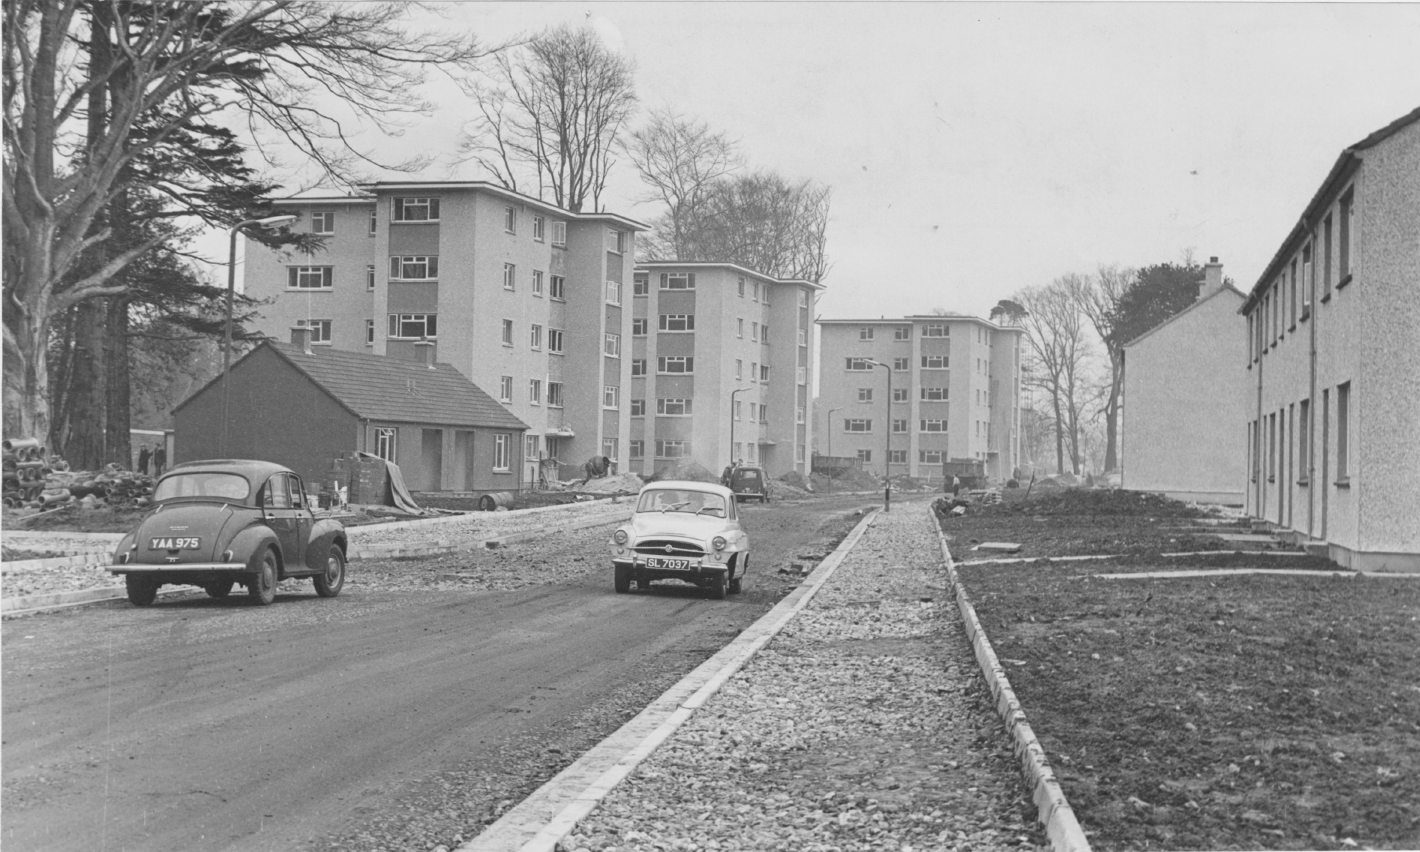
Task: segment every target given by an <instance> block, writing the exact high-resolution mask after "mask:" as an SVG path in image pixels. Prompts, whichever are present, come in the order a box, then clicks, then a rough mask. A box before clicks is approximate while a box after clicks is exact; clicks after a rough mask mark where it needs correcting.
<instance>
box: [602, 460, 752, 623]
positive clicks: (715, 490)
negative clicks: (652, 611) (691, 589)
mask: <svg viewBox="0 0 1420 852" xmlns="http://www.w3.org/2000/svg"><path fill="white" fill-rule="evenodd" d="M611 563H612V566H613V568H614V569H615V572H616V591H617V593H618V594H625V593H626V592H629V591H631V583H632V581H635V583H636V587H637V588H638V589H645V588H647V587H648V586H650V585H651V582H652V581H653V580H678V581H680V582H683V583H690V584H692V585H695V586H699V587H700V588H702V589H707V590H708V591H709V592H710V594H711V596H712V597H714V598H716V599H723V598H724V597H725V594H726V593H727V592H728V593H729V594H737V593H739V591H740V588H741V584H742V582H743V579H744V575H745V572H746V571H748V570H749V536H748V535H747V534H746V533H745V531H744V528H743V527H742V526H740V517H739V507H738V505H737V504H736V502H735V495H734V492H732V491H730V489H728V488H726V487H725V486H723V485H717V484H714V483H709V482H690V481H683V480H667V481H664V482H652V483H648V484H647V485H645V486H644V487H643V488H642V489H641V493H640V494H639V495H637V498H636V511H635V512H634V513H633V514H632V515H631V519H630V520H629V521H627V522H626V523H625V524H623V525H622V526H621V527H619V528H618V529H617V530H616V532H614V533H612V536H611Z"/></svg>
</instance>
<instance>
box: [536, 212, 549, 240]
mask: <svg viewBox="0 0 1420 852" xmlns="http://www.w3.org/2000/svg"><path fill="white" fill-rule="evenodd" d="M546 228H547V220H546V219H545V218H543V217H542V216H537V215H534V216H533V239H534V240H536V241H537V242H542V241H543V238H544V232H545V230H546Z"/></svg>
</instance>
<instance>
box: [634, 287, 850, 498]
mask: <svg viewBox="0 0 1420 852" xmlns="http://www.w3.org/2000/svg"><path fill="white" fill-rule="evenodd" d="M822 290H823V286H822V285H821V284H816V283H812V282H808V281H797V280H783V279H776V278H771V277H769V276H766V275H763V274H760V273H758V272H755V271H753V270H750V269H745V268H744V267H740V266H736V265H734V264H729V263H678V262H673V261H667V262H653V263H642V264H639V265H638V266H637V268H636V272H635V276H634V281H633V288H632V305H631V337H630V340H631V344H630V348H629V357H630V384H629V388H630V390H629V396H630V400H629V410H630V418H631V419H630V431H629V432H628V433H627V434H629V436H630V440H629V444H628V456H627V459H626V464H627V465H628V466H629V467H628V468H627V469H629V470H633V471H635V472H636V473H639V474H642V475H647V476H649V475H652V474H655V473H657V472H658V471H665V470H670V469H678V468H682V467H684V466H685V465H687V464H690V463H694V464H697V465H699V466H701V467H703V468H705V469H707V470H710V471H712V472H716V473H718V472H719V471H720V470H721V469H722V468H723V467H724V466H725V465H728V464H729V463H730V462H731V461H739V462H743V463H746V464H757V465H761V466H763V467H764V468H765V470H766V471H767V472H768V473H769V475H770V476H775V477H777V476H782V475H784V474H787V473H790V472H792V471H797V472H799V473H801V474H803V475H808V473H809V464H810V460H811V454H812V450H811V441H812V433H811V430H810V429H809V425H808V424H809V422H810V421H809V417H810V405H811V394H810V389H811V387H812V385H813V370H814V349H813V347H814V336H813V315H814V304H815V301H816V299H817V297H818V294H819V293H820V292H821V291H822Z"/></svg>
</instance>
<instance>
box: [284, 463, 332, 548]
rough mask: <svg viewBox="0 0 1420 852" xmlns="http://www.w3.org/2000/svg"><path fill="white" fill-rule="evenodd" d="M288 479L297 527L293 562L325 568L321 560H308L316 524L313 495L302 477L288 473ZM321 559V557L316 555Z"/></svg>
mask: <svg viewBox="0 0 1420 852" xmlns="http://www.w3.org/2000/svg"><path fill="white" fill-rule="evenodd" d="M286 480H287V482H288V483H289V484H290V487H291V514H292V516H293V518H294V523H295V527H296V534H295V548H296V549H295V550H293V551H291V561H292V563H296V562H299V563H300V564H301V566H302V567H305V568H311V569H314V570H320V569H322V568H324V565H322V564H321V563H320V562H318V561H317V562H315V563H314V564H312V563H309V562H307V561H306V557H307V555H308V551H309V550H310V548H309V547H308V545H309V544H310V541H311V529H312V528H313V527H314V526H315V523H316V518H315V513H314V511H313V510H312V508H311V497H310V495H309V494H307V493H306V489H305V484H304V483H302V482H301V477H299V476H297V475H295V474H294V473H291V474H287V475H286ZM315 558H316V559H317V560H319V559H320V558H321V557H319V556H317V557H315Z"/></svg>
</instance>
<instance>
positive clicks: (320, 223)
mask: <svg viewBox="0 0 1420 852" xmlns="http://www.w3.org/2000/svg"><path fill="white" fill-rule="evenodd" d="M311 233H312V234H333V233H335V211H334V210H321V211H318V212H315V213H312V214H311Z"/></svg>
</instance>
